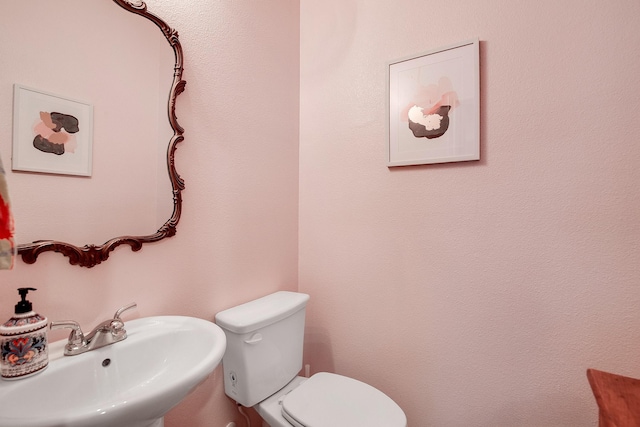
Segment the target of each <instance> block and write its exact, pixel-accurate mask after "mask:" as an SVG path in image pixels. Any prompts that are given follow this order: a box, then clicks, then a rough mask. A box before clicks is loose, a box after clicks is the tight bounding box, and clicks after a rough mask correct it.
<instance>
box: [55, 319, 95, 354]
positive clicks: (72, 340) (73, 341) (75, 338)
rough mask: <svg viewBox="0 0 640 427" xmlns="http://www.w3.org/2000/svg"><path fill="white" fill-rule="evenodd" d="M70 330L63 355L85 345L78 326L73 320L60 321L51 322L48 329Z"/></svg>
mask: <svg viewBox="0 0 640 427" xmlns="http://www.w3.org/2000/svg"><path fill="white" fill-rule="evenodd" d="M64 328H71V332H70V333H69V341H68V342H67V345H65V353H67V352H71V351H73V350H74V349H78V348H80V347H82V346H83V345H85V344H86V343H87V341H86V339H85V337H84V334H83V333H82V329H80V324H79V323H78V322H76V321H74V320H60V321H54V322H51V324H50V325H49V329H64Z"/></svg>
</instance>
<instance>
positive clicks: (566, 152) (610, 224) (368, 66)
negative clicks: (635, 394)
mask: <svg viewBox="0 0 640 427" xmlns="http://www.w3.org/2000/svg"><path fill="white" fill-rule="evenodd" d="M249 3H250V4H249ZM263 3H264V4H263ZM148 4H149V7H150V8H151V10H154V11H157V12H158V14H160V15H161V16H163V17H165V18H166V19H167V21H168V22H169V23H170V24H171V25H172V26H174V27H175V28H177V29H178V30H179V32H180V37H181V40H182V43H183V45H184V48H185V57H186V64H185V67H186V71H185V79H186V80H187V81H188V85H187V91H186V92H185V94H183V95H182V96H181V98H180V100H179V103H178V111H179V113H178V117H179V119H180V123H181V125H182V126H184V127H185V129H186V134H185V136H186V141H185V142H184V143H183V144H182V145H181V146H180V148H179V149H178V153H177V165H178V169H179V170H180V172H181V174H182V176H183V178H184V179H185V180H186V183H187V189H186V191H185V192H184V213H183V218H182V222H181V223H180V226H179V229H178V235H177V236H175V237H173V238H171V239H169V240H168V241H166V242H162V243H160V244H156V245H151V246H146V247H145V248H144V249H143V250H142V251H141V252H139V253H135V254H131V253H130V252H129V251H128V250H127V249H125V248H121V249H118V250H117V251H116V252H115V253H113V254H112V256H111V259H110V260H109V261H108V262H107V263H106V264H103V265H100V266H97V267H95V268H93V269H90V270H89V269H81V268H78V267H73V266H69V265H68V264H67V263H66V260H64V259H63V258H62V257H61V256H60V255H58V254H46V255H44V256H42V259H41V260H40V261H38V263H37V264H36V265H34V266H25V265H24V264H22V263H20V262H19V263H18V265H17V268H16V269H15V270H14V271H12V272H5V273H1V274H0V284H1V285H2V286H1V287H0V301H2V304H1V305H0V317H2V318H5V317H8V316H9V315H10V313H11V311H12V307H13V304H14V300H15V295H14V294H15V290H14V289H15V288H16V287H19V286H35V287H38V288H39V291H38V292H37V293H36V294H34V295H33V297H32V301H33V302H34V303H35V304H36V308H37V309H38V310H39V311H41V312H43V313H44V314H46V315H48V316H49V317H50V318H51V319H61V318H74V319H76V320H78V321H80V322H81V324H82V325H83V326H85V327H87V328H89V327H91V326H92V325H93V324H95V323H97V322H98V321H99V320H102V319H103V318H105V317H106V316H110V315H112V314H113V311H114V309H115V308H117V307H118V306H121V305H123V304H126V303H128V302H130V301H136V302H137V303H138V304H139V310H138V313H137V314H136V315H138V316H148V315H155V314H187V315H193V316H198V317H203V318H208V319H213V315H214V314H215V313H216V312H217V311H219V310H221V309H224V308H227V307H230V306H232V305H235V304H237V303H240V302H243V301H246V300H248V299H251V298H255V297H257V296H261V295H264V294H267V293H269V292H272V291H274V290H276V289H297V288H299V289H300V290H301V291H303V292H308V293H310V294H311V297H312V299H311V303H310V307H309V316H308V331H307V332H308V334H307V344H308V350H310V351H308V352H307V356H306V358H307V361H308V362H309V363H311V365H312V370H313V371H318V370H322V369H328V370H331V371H335V372H339V373H343V374H347V375H351V376H353V377H356V378H359V379H362V380H364V381H367V382H369V383H371V384H373V385H375V386H377V387H379V388H380V389H382V390H384V391H385V392H386V393H387V394H389V395H390V396H392V397H393V398H394V399H396V400H397V401H398V403H399V404H400V405H401V406H402V407H403V408H404V410H405V411H406V413H407V415H408V417H409V422H410V425H412V426H430V425H433V426H439V427H440V426H461V425H468V426H485V425H486V426H495V425H503V426H516V425H517V426H549V425H554V426H560V425H563V426H575V425H595V424H596V409H595V404H594V402H593V398H592V397H591V394H590V391H589V389H588V385H587V382H586V378H585V375H584V371H585V369H586V368H587V367H589V366H593V367H598V368H601V369H608V370H612V371H616V372H620V373H623V374H628V375H632V376H636V377H640V369H638V368H637V367H636V366H635V365H636V363H635V361H636V359H637V355H638V354H640V328H639V327H638V326H639V325H638V323H640V318H639V315H638V310H637V307H638V301H639V300H640V293H639V292H638V290H637V283H638V281H639V279H640V270H639V269H638V268H637V267H636V264H637V259H638V256H639V255H640V254H639V251H640V246H638V244H637V243H636V242H637V241H638V239H639V237H640V236H639V234H640V222H639V221H638V219H637V218H638V214H639V213H640V212H639V211H640V199H639V198H638V197H637V190H636V189H637V182H638V179H639V178H640V177H638V176H637V175H638V173H637V172H636V170H637V163H638V160H639V159H640V146H639V145H638V144H637V135H638V132H639V131H640V129H639V128H640V123H639V120H638V118H637V114H636V112H637V111H638V109H639V107H640V105H638V104H639V103H640V100H639V99H638V96H637V93H638V89H639V88H638V84H637V83H636V81H637V76H638V75H640V60H639V59H638V56H637V55H636V54H635V52H636V46H638V45H639V42H640V30H638V29H637V26H636V25H635V24H634V23H633V21H634V18H635V17H637V16H638V14H639V12H640V10H638V9H639V8H640V6H638V4H637V3H636V2H634V1H632V0H622V1H620V2H617V3H616V5H615V7H614V6H611V5H608V6H605V5H602V6H599V5H596V4H595V3H594V2H589V4H587V3H585V2H581V1H577V0H572V1H565V2H552V1H548V0H544V1H543V2H529V3H524V2H498V1H495V0H492V1H486V2H482V4H480V3H477V2H439V3H436V2H424V1H418V0H399V1H394V2H386V1H381V0H376V1H373V0H371V1H366V2H365V1H355V0H351V1H346V0H326V1H324V2H310V1H306V0H303V1H302V2H301V9H300V15H298V9H297V2H295V1H293V0H277V1H271V2H268V4H267V2H202V3H200V4H199V5H198V6H197V8H194V7H193V5H191V4H187V3H184V4H181V3H180V4H177V3H176V2H172V1H170V0H149V1H148ZM299 22H300V34H299V33H298V31H299V28H298V23H299ZM299 35H300V38H298V36H299ZM471 37H479V38H480V39H481V40H482V45H481V62H482V67H481V73H482V118H481V119H482V120H481V121H482V136H483V137H482V150H481V151H482V160H481V161H480V162H476V163H467V164H452V165H435V166H428V167H412V168H403V169H393V170H389V169H387V168H386V166H385V136H384V133H385V125H384V119H385V102H386V101H385V87H384V79H385V63H386V62H387V61H390V60H393V59H396V58H399V57H403V56H406V55H411V54H415V53H419V52H422V51H425V50H429V49H432V48H436V47H439V46H444V45H448V44H451V43H455V42H458V41H462V40H466V39H469V38H471ZM16 43H19V41H16ZM298 43H300V47H301V49H300V57H298V51H299V50H298ZM298 64H299V65H300V72H301V74H300V85H298V78H299V76H298ZM2 76H4V74H2ZM0 83H1V84H2V86H1V88H0V89H1V90H2V91H3V92H2V93H3V94H5V93H6V87H7V85H9V86H10V85H12V84H13V83H14V81H7V79H6V78H3V79H2V80H0ZM298 89H299V90H300V101H299V104H300V105H299V106H300V108H299V109H298ZM8 93H10V90H9V92H8ZM3 97H4V96H3ZM2 102H3V104H2V105H5V104H4V102H5V101H2ZM5 108H6V107H5ZM2 123H3V124H4V127H5V129H9V127H8V126H10V119H9V118H8V117H6V115H5V116H4V119H3V122H2ZM248 124H249V125H248ZM298 130H299V131H300V133H299V135H298ZM4 135H5V136H4V137H3V139H2V143H1V145H0V148H1V149H2V156H3V160H4V163H5V166H8V165H9V157H8V156H9V154H7V153H10V149H9V148H8V147H10V133H8V132H5V134H4ZM298 139H299V141H300V145H299V153H298ZM298 154H299V155H300V156H299V164H300V172H299V173H298V167H297V166H298ZM298 183H299V187H300V188H299V190H300V192H299V204H298ZM12 190H13V192H14V193H18V192H20V191H21V188H20V187H19V186H17V185H16V186H12ZM22 190H24V189H22ZM298 210H299V230H298ZM18 227H20V223H19V218H18ZM298 233H299V238H298ZM298 246H299V248H298ZM298 263H299V266H298ZM298 280H299V282H300V284H299V287H298V284H297V283H298ZM220 372H221V371H220V370H217V371H216V372H215V374H214V376H213V377H212V378H211V379H210V380H208V381H207V382H205V383H204V384H203V385H202V387H200V388H199V389H198V390H197V391H196V392H195V393H194V394H193V395H191V396H190V397H189V398H187V400H186V401H185V402H184V403H183V404H182V405H180V406H179V407H178V408H177V409H176V410H174V411H173V412H172V413H170V414H169V416H168V417H167V423H166V425H167V427H174V426H175V427H178V426H182V425H184V423H185V420H188V422H189V425H191V426H195V427H199V426H205V425H206V426H212V425H213V426H225V425H226V423H227V422H228V421H230V420H232V419H235V420H236V421H238V422H240V420H238V416H237V412H236V411H235V408H234V405H233V404H232V403H231V402H230V401H229V400H228V399H227V398H226V397H224V392H223V390H222V380H221V378H220ZM240 425H242V424H240Z"/></svg>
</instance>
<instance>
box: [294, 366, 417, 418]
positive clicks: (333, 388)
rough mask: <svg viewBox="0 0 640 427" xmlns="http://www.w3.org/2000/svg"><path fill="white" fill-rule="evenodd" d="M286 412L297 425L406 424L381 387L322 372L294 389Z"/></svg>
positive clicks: (399, 411)
mask: <svg viewBox="0 0 640 427" xmlns="http://www.w3.org/2000/svg"><path fill="white" fill-rule="evenodd" d="M282 415H283V417H284V418H285V419H286V420H287V421H289V422H290V423H291V424H292V425H293V426H295V427H339V426H349V427H406V425H407V418H406V416H405V414H404V412H403V411H402V409H400V407H399V406H398V405H397V404H396V403H395V402H394V401H393V400H391V398H390V397H388V396H387V395H385V394H384V393H382V392H381V391H380V390H378V389H376V388H374V387H372V386H370V385H368V384H365V383H363V382H360V381H358V380H354V379H353V378H348V377H344V376H342V375H337V374H329V373H326V372H321V373H318V374H315V375H313V376H312V377H311V378H309V379H308V380H307V381H305V382H304V383H302V384H300V386H298V387H296V388H295V389H294V390H293V391H291V392H290V393H289V394H287V396H286V397H285V398H284V399H283V401H282Z"/></svg>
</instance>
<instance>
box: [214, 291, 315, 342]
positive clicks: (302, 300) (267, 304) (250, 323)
mask: <svg viewBox="0 0 640 427" xmlns="http://www.w3.org/2000/svg"><path fill="white" fill-rule="evenodd" d="M308 300H309V295H307V294H301V293H298V292H290V291H279V292H275V293H273V294H270V295H267V296H264V297H262V298H258V299H256V300H253V301H249V302H247V303H244V304H241V305H238V306H236V307H232V308H229V309H227V310H224V311H221V312H219V313H218V314H216V324H217V325H218V326H220V327H221V328H222V329H226V330H228V331H230V332H234V333H236V334H245V333H248V332H252V331H255V330H256V329H260V328H263V327H265V326H268V325H270V324H272V323H275V322H277V321H279V320H282V319H284V318H285V317H288V316H290V315H292V314H293V313H295V312H297V311H299V310H302V309H303V308H305V306H306V305H307V301H308Z"/></svg>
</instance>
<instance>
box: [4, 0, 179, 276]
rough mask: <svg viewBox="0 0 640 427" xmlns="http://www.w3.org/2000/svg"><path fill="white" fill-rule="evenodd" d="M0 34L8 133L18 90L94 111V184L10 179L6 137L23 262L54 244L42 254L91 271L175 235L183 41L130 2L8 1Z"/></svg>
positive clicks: (47, 177)
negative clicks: (114, 254)
mask: <svg viewBox="0 0 640 427" xmlns="http://www.w3.org/2000/svg"><path fill="white" fill-rule="evenodd" d="M132 12H133V13H132ZM145 18H148V19H145ZM0 25H1V26H2V29H3V32H5V34H6V35H7V37H9V39H10V40H11V42H10V43H3V44H2V46H1V47H0V49H1V50H0V53H1V54H2V58H3V60H2V61H1V62H0V82H1V83H2V84H1V89H0V90H1V92H0V96H1V99H2V100H3V101H2V106H1V107H0V108H1V111H0V113H1V116H2V117H3V119H2V120H3V123H4V124H5V128H6V129H11V126H12V120H11V118H12V117H13V106H12V105H13V104H12V102H11V100H12V98H13V91H14V85H15V84H18V85H21V86H24V87H28V88H30V89H34V90H37V91H40V92H44V93H46V94H49V95H56V96H59V97H62V98H65V99H71V100H77V101H80V102H83V103H86V104H90V105H92V106H93V123H92V128H93V129H92V172H91V176H90V177H84V176H77V175H65V174H51V173H37V172H24V171H17V170H14V171H12V170H11V166H10V161H9V159H10V158H11V145H12V144H11V137H10V136H9V137H7V138H6V140H5V141H4V143H3V147H2V158H3V161H4V165H5V169H6V170H7V173H8V181H9V184H10V191H11V201H12V206H13V211H14V216H15V218H16V238H17V241H18V243H20V245H19V252H20V254H21V255H23V259H24V260H25V261H26V262H35V259H36V258H37V254H34V255H35V256H34V257H30V258H33V259H27V258H25V254H30V253H32V252H33V251H34V250H35V248H34V244H33V243H31V242H36V241H40V240H47V241H50V242H48V244H47V245H41V244H38V245H37V246H38V249H37V250H38V251H40V250H42V251H51V250H53V251H58V252H62V253H63V254H65V255H67V256H69V257H70V262H71V263H72V264H78V265H84V266H87V267H92V266H93V265H95V264H97V263H100V262H101V261H104V259H106V258H107V257H108V256H109V252H110V251H111V250H112V249H113V248H115V247H116V246H118V245H120V244H122V243H126V244H129V245H131V247H132V249H134V250H137V249H139V246H140V245H141V244H142V243H144V242H147V241H156V240H160V239H161V238H164V237H169V236H171V235H173V234H174V233H175V225H176V223H177V221H178V219H179V214H180V208H181V206H180V205H181V199H180V190H181V189H182V183H181V181H180V179H179V177H178V176H177V174H176V173H175V167H174V166H173V150H175V144H176V143H178V142H180V141H181V140H182V129H181V128H180V127H179V125H178V124H177V122H176V120H175V114H174V113H173V106H174V105H175V97H176V96H177V95H178V94H179V93H180V92H181V91H182V89H183V87H184V82H183V81H182V80H181V75H182V51H181V48H180V44H179V42H178V38H177V34H176V33H175V32H173V31H172V30H171V29H170V28H169V27H167V26H166V24H165V23H164V22H163V21H162V20H161V19H160V18H158V17H156V16H155V15H153V14H151V13H149V12H148V11H146V5H145V4H144V3H142V2H138V3H136V2H133V3H129V2H127V1H126V0H99V1H87V0H30V1H28V2H4V4H3V10H2V13H0ZM174 68H176V73H174ZM7 100H8V101H7ZM172 116H173V117H172ZM5 135H7V133H5ZM67 154H68V153H65V154H64V155H67ZM69 155H72V154H69ZM51 156H52V157H55V155H54V154H51ZM56 160H57V159H55V158H54V159H52V161H56ZM168 164H169V166H170V167H168ZM172 167H173V169H174V170H173V171H172V170H171V168H172ZM174 194H175V196H174ZM158 233H160V234H158ZM118 236H126V237H124V238H119V237H118ZM129 236H134V237H129ZM135 236H137V237H135ZM112 239H115V240H117V242H115V243H116V244H115V246H113V245H112V244H111V240H112ZM62 242H69V243H62ZM107 246H108V247H107ZM105 251H106V252H105ZM67 252H70V253H72V254H76V253H80V255H77V256H79V257H80V258H85V255H86V258H87V259H86V260H84V259H82V260H76V259H75V257H76V255H69V253H67ZM87 252H90V254H88V253H87ZM86 264H90V265H86Z"/></svg>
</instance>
